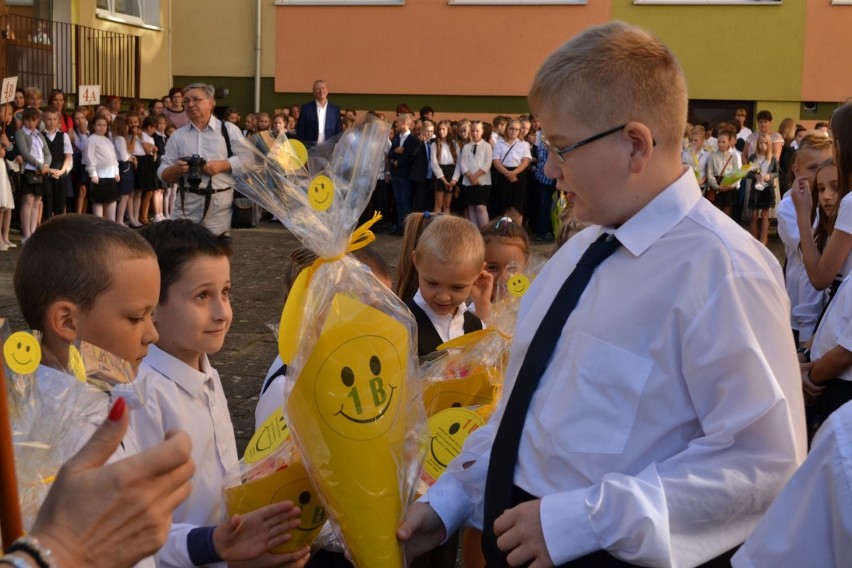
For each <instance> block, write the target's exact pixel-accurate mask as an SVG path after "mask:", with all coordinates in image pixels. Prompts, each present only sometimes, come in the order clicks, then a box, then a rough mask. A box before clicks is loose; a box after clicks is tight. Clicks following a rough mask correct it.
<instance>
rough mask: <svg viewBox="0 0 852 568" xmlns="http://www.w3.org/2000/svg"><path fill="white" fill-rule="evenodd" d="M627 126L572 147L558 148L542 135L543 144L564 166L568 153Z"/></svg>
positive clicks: (595, 136)
mask: <svg viewBox="0 0 852 568" xmlns="http://www.w3.org/2000/svg"><path fill="white" fill-rule="evenodd" d="M625 126H627V124H622V125H621V126H616V127H615V128H610V129H609V130H606V131H604V132H601V133H599V134H595V135H594V136H589V137H588V138H585V139H583V140H580V141H579V142H577V143H576V144H571V145H570V146H566V147H565V148H559V147H557V146H556V145H555V144H553V143H552V142H551V141H550V140H548V139H547V136H544V135H542V137H541V143H542V144H544V147H545V148H547V153H548V156H553V157H554V158H556V159H557V160H559V163H560V164H564V163H565V158H564V156H565V154H567V153H568V152H570V151H572V150H576V149H577V148H579V147H580V146H585V145H586V144H591V143H592V142H594V141H595V140H600V139H601V138H603V137H604V136H609V135H610V134H613V133H615V132H618V131H619V130H621V129H622V128H624V127H625ZM654 144H655V145H656V142H654Z"/></svg>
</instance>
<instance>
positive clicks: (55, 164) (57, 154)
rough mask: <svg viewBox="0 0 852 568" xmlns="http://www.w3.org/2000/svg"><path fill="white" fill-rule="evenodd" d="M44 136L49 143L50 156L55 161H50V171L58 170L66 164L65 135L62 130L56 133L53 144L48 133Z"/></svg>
mask: <svg viewBox="0 0 852 568" xmlns="http://www.w3.org/2000/svg"><path fill="white" fill-rule="evenodd" d="M42 134H44V140H45V141H47V147H48V148H49V149H50V154H51V156H52V157H53V159H52V160H51V161H50V169H52V170H58V169H59V168H61V167H62V165H63V164H64V163H65V136H66V135H65V133H64V132H62V131H61V130H57V131H56V136H54V137H53V142H51V141H50V138H48V137H47V132H42Z"/></svg>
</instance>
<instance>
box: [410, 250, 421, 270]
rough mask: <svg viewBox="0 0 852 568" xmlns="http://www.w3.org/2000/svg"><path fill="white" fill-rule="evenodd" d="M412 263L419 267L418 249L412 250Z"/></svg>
mask: <svg viewBox="0 0 852 568" xmlns="http://www.w3.org/2000/svg"><path fill="white" fill-rule="evenodd" d="M411 263H412V264H414V268H416V269H417V251H416V250H413V251H411ZM418 271H419V269H418Z"/></svg>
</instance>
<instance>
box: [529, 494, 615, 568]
mask: <svg viewBox="0 0 852 568" xmlns="http://www.w3.org/2000/svg"><path fill="white" fill-rule="evenodd" d="M585 493H586V492H585V490H582V489H579V490H575V491H565V492H562V493H553V494H551V495H547V496H546V497H544V498H542V500H541V529H542V533H543V534H544V543H545V545H546V546H547V552H548V554H550V559H551V560H553V564H554V565H555V566H559V565H561V564H565V563H566V562H569V561H571V560H574V559H575V558H580V557H581V556H585V555H586V554H590V553H592V552H596V551H598V550H601V545H600V544H599V543H598V537H597V536H596V535H595V533H594V531H593V530H592V524H591V522H590V521H589V516H588V514H587V513H586V496H585Z"/></svg>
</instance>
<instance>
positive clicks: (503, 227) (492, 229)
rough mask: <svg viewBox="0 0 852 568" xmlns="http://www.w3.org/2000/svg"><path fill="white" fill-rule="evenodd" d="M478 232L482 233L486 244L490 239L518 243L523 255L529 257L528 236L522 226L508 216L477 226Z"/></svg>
mask: <svg viewBox="0 0 852 568" xmlns="http://www.w3.org/2000/svg"><path fill="white" fill-rule="evenodd" d="M479 234H480V235H482V240H483V241H485V243H486V244H488V242H490V241H492V240H496V241H500V242H502V243H505V244H519V245H521V248H522V249H523V251H524V257H529V254H530V237H529V235H528V234H527V231H526V229H524V226H523V225H521V224H520V223H515V222H514V221H512V219H511V218H510V217H499V218H497V219H492V220H491V221H489V222H488V223H487V224H485V225H483V226H482V227H480V228H479ZM513 241H514V242H513Z"/></svg>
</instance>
